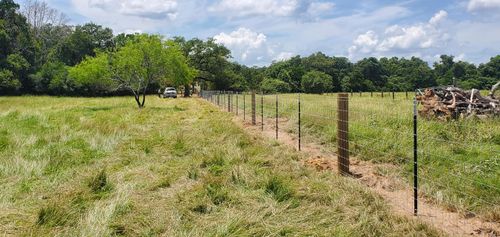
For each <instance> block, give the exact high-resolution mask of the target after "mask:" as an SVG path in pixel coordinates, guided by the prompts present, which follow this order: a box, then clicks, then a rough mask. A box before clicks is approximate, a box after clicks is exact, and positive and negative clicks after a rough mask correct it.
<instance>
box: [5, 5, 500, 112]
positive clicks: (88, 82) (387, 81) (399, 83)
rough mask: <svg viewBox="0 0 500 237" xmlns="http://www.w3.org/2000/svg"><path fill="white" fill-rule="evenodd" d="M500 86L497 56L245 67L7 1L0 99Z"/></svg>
mask: <svg viewBox="0 0 500 237" xmlns="http://www.w3.org/2000/svg"><path fill="white" fill-rule="evenodd" d="M498 80H500V55H498V56H495V57H492V58H491V59H490V61H489V62H487V63H484V64H481V65H479V66H476V65H474V64H472V63H468V62H465V61H457V60H455V59H454V57H453V56H449V55H442V56H441V57H440V60H439V61H438V62H436V63H434V65H433V66H432V67H431V66H429V65H428V63H427V62H425V61H423V60H422V59H419V58H417V57H412V58H410V59H406V58H396V57H393V58H380V59H377V58H373V57H372V58H365V59H362V60H360V61H358V62H356V63H353V62H350V61H349V59H347V58H345V57H334V56H327V55H325V54H323V53H321V52H318V53H315V54H312V55H310V56H307V57H301V56H295V57H292V58H290V59H288V60H284V61H277V62H273V63H272V64H271V65H269V66H267V67H248V66H245V65H241V64H238V63H236V62H234V61H233V60H232V59H231V51H230V50H229V49H228V48H226V47H225V46H223V45H221V44H217V43H216V42H215V41H214V40H213V39H207V40H201V39H197V38H194V39H189V40H187V39H185V38H183V37H173V38H171V39H165V38H163V37H161V36H158V35H148V34H117V35H115V34H113V31H112V30H111V29H109V28H106V27H104V26H101V25H97V24H94V23H87V24H83V25H77V26H71V25H68V24H67V17H66V16H65V15H64V14H63V13H60V12H58V11H57V10H54V9H52V8H51V7H50V6H48V5H47V4H46V3H45V2H43V1H38V0H28V1H26V4H25V5H24V7H23V9H20V6H19V5H18V4H17V3H15V2H14V1H13V0H0V94H2V95H5V94H48V95H73V96H106V95H119V94H133V95H134V96H135V98H136V102H137V103H138V105H139V106H141V105H143V104H144V100H145V96H144V95H145V94H147V93H151V92H156V91H157V90H158V89H159V88H164V87H166V86H173V87H177V88H179V89H180V88H183V89H184V91H185V94H186V95H189V94H190V93H191V92H192V91H193V88H194V85H199V86H201V88H203V89H213V90H235V91H243V90H259V91H260V90H262V91H264V92H268V93H271V92H307V93H324V92H340V91H347V92H350V91H356V92H357V91H381V90H386V91H411V90H414V89H416V88H424V87H432V86H438V85H457V86H460V87H463V88H466V89H468V88H476V89H486V88H489V87H491V85H493V84H495V83H496V82H497V81H498Z"/></svg>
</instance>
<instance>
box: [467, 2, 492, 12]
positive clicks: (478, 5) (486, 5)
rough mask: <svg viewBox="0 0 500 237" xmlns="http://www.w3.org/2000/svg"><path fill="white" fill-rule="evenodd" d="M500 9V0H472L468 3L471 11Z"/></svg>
mask: <svg viewBox="0 0 500 237" xmlns="http://www.w3.org/2000/svg"><path fill="white" fill-rule="evenodd" d="M495 8H496V9H500V0H470V1H469V4H468V5H467V9H468V10H469V11H477V10H488V9H495Z"/></svg>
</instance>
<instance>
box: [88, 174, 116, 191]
mask: <svg viewBox="0 0 500 237" xmlns="http://www.w3.org/2000/svg"><path fill="white" fill-rule="evenodd" d="M88 185H89V188H90V189H91V190H92V192H94V193H102V192H107V191H110V190H111V189H112V186H111V183H109V180H108V175H107V174H106V170H105V169H103V170H101V171H100V172H99V173H98V174H97V175H96V176H95V177H93V178H92V179H91V180H90V181H89V184H88Z"/></svg>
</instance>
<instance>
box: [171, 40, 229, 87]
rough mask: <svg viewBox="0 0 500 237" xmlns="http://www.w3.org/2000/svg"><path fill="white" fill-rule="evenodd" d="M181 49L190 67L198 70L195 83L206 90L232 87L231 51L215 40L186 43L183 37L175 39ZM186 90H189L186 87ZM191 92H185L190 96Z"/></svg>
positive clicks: (189, 41)
mask: <svg viewBox="0 0 500 237" xmlns="http://www.w3.org/2000/svg"><path fill="white" fill-rule="evenodd" d="M174 41H175V42H176V43H178V44H179V45H180V47H181V50H182V52H183V53H184V56H185V57H187V58H188V62H189V65H190V66H191V67H193V68H194V69H196V71H197V73H196V77H195V80H194V81H195V82H198V83H200V84H201V85H202V86H204V87H205V88H206V87H208V86H211V87H212V88H213V89H217V90H227V89H229V88H230V87H231V81H232V80H231V78H228V77H231V76H234V74H232V73H231V72H230V71H228V70H231V68H230V66H231V65H230V62H229V59H230V58H231V51H230V50H229V49H227V48H226V47H225V46H224V45H221V44H217V43H216V42H215V41H214V40H213V39H208V40H207V41H203V40H200V39H197V38H194V39H191V40H188V41H186V40H185V39H184V38H182V37H177V38H174ZM185 88H189V85H186V86H185ZM188 93H189V91H185V94H188Z"/></svg>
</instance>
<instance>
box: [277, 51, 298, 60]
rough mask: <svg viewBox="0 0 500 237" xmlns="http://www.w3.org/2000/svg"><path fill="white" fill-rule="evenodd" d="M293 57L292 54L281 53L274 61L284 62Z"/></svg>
mask: <svg viewBox="0 0 500 237" xmlns="http://www.w3.org/2000/svg"><path fill="white" fill-rule="evenodd" d="M293 56H294V53H292V52H281V53H279V54H278V55H277V56H276V57H274V60H275V61H285V60H287V59H290V58H292V57H293Z"/></svg>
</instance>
